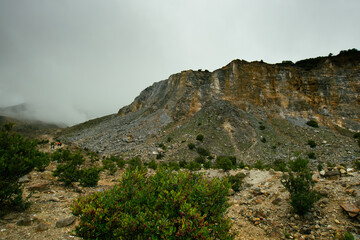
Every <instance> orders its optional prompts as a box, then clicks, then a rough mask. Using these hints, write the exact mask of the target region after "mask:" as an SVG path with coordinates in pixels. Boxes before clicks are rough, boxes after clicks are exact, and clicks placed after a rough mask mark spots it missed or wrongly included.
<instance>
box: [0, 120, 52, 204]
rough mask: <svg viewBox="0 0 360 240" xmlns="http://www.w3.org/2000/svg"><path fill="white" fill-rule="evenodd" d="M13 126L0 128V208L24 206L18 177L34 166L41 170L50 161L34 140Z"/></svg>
mask: <svg viewBox="0 0 360 240" xmlns="http://www.w3.org/2000/svg"><path fill="white" fill-rule="evenodd" d="M13 126H14V124H12V123H8V124H5V125H3V126H1V129H0V210H5V209H24V208H26V207H27V206H28V204H27V203H26V202H25V201H24V200H23V198H22V186H21V184H20V183H18V180H19V178H21V177H22V176H24V175H26V174H28V173H29V172H31V171H32V170H33V169H34V167H37V168H38V169H39V170H43V169H44V168H45V167H46V166H47V165H48V163H49V161H50V160H49V155H47V154H44V153H41V152H39V151H38V150H37V149H36V145H37V143H36V141H33V140H30V139H27V138H24V137H23V136H22V135H20V134H18V133H14V132H12V128H13Z"/></svg>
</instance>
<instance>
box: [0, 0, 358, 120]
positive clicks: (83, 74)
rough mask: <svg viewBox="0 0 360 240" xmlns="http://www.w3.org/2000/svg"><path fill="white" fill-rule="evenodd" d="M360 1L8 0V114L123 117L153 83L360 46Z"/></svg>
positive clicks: (3, 69) (1, 26) (3, 42)
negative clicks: (24, 107)
mask: <svg viewBox="0 0 360 240" xmlns="http://www.w3.org/2000/svg"><path fill="white" fill-rule="evenodd" d="M359 10H360V1H358V0H346V1H344V0H337V1H335V0H248V1H242V0H181V1H179V0H178V1H175V0H153V1H150V0H128V1H125V0H57V1H55V0H0V107H2V106H8V105H12V104H17V103H20V102H28V103H31V104H32V105H33V106H34V107H35V110H34V111H35V115H36V116H37V117H38V118H40V119H43V120H50V121H55V122H65V123H67V124H74V123H79V122H82V121H86V120H88V119H90V118H95V117H99V116H103V115H107V114H110V113H115V112H117V111H118V109H119V108H121V107H122V106H124V105H127V104H130V103H131V102H132V100H133V99H134V98H135V97H136V96H137V95H138V94H139V93H140V92H141V90H143V89H144V88H146V87H147V86H149V85H151V84H152V83H153V82H156V81H160V80H163V79H166V78H168V77H169V75H170V74H173V73H177V72H180V71H182V70H186V69H195V70H197V69H208V70H210V71H212V70H215V69H217V68H220V67H222V66H224V65H226V64H227V63H228V62H230V61H231V60H233V59H237V58H239V59H244V60H247V61H254V60H261V59H263V60H264V61H265V62H269V63H275V62H281V61H282V60H292V61H294V62H295V61H298V60H300V59H304V58H309V57H316V56H326V55H328V54H329V53H334V54H337V53H338V52H339V51H340V50H345V49H349V48H357V49H359V48H360V46H359V45H360V28H359V27H358V24H359V22H360V14H359Z"/></svg>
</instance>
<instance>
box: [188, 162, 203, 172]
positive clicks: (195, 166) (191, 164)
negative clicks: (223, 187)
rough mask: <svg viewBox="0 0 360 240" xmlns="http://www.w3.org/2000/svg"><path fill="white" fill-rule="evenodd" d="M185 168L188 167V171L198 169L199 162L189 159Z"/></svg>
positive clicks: (199, 166) (199, 167)
mask: <svg viewBox="0 0 360 240" xmlns="http://www.w3.org/2000/svg"><path fill="white" fill-rule="evenodd" d="M186 168H187V169H189V170H190V171H198V170H200V169H201V164H200V163H198V162H195V161H190V162H189V163H188V164H187V165H186Z"/></svg>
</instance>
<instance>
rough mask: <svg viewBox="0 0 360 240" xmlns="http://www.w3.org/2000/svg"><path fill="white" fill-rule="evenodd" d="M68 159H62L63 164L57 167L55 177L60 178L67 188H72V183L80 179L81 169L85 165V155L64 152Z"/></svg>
mask: <svg viewBox="0 0 360 240" xmlns="http://www.w3.org/2000/svg"><path fill="white" fill-rule="evenodd" d="M62 154H63V155H64V154H65V156H66V158H61V159H60V161H61V162H62V163H61V164H59V165H58V166H57V168H56V169H55V171H54V173H53V175H54V176H55V177H59V181H60V182H63V183H64V184H65V186H70V185H71V183H73V182H77V181H78V180H79V177H80V171H79V167H80V166H81V164H83V163H84V161H85V159H84V157H83V155H82V154H81V153H80V152H79V151H77V152H70V151H69V150H65V151H62Z"/></svg>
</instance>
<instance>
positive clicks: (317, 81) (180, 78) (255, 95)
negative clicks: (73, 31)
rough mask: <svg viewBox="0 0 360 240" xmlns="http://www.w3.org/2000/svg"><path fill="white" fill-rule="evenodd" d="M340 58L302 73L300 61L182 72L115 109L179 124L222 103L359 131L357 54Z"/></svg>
mask: <svg viewBox="0 0 360 240" xmlns="http://www.w3.org/2000/svg"><path fill="white" fill-rule="evenodd" d="M346 53H347V52H346ZM344 54H345V53H343V55H344ZM343 55H341V54H339V55H338V56H335V57H324V58H320V59H319V60H318V62H315V63H311V64H312V66H313V67H312V68H311V69H308V68H309V67H307V68H305V69H304V67H303V66H302V65H301V62H300V64H287V65H286V64H277V65H271V64H266V63H262V62H252V63H249V62H246V61H240V60H234V61H232V62H231V63H230V64H228V65H227V66H225V67H223V68H221V69H218V70H216V71H214V72H212V73H210V72H205V71H191V70H189V71H184V72H181V73H178V74H174V75H172V76H170V78H169V79H168V80H165V81H161V82H158V83H155V84H154V85H152V86H151V87H148V88H147V89H145V90H144V91H143V92H142V93H141V94H140V96H139V97H137V98H136V99H135V101H134V102H133V103H132V104H130V105H129V106H126V107H124V108H122V109H120V111H119V115H121V116H124V115H126V114H128V113H131V112H136V111H138V110H140V109H146V111H147V112H153V111H157V110H158V109H164V110H166V111H167V113H168V114H169V115H170V116H171V117H173V118H174V119H175V120H179V119H184V118H187V117H189V116H192V115H193V114H194V113H196V112H198V111H199V110H200V109H201V108H202V107H203V106H204V105H208V104H211V103H212V102H214V101H216V100H225V101H229V102H230V103H231V104H232V105H234V107H238V108H240V109H242V110H244V111H251V110H252V109H254V108H257V107H261V108H262V109H264V110H265V111H266V113H267V115H268V117H269V118H273V117H280V118H286V117H301V118H305V119H315V120H317V121H319V122H320V123H322V124H323V125H326V126H333V125H337V126H339V127H342V128H348V129H350V130H352V131H358V130H360V125H359V123H360V121H359V120H360V119H359V116H360V64H359V63H360V61H359V52H354V53H353V54H352V55H351V56H352V57H353V56H354V55H355V56H356V57H355V58H354V57H353V58H350V57H348V58H345V59H344V56H343ZM339 59H341V62H340V63H339V61H340V60H339ZM309 61H310V62H311V61H312V60H309Z"/></svg>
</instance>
